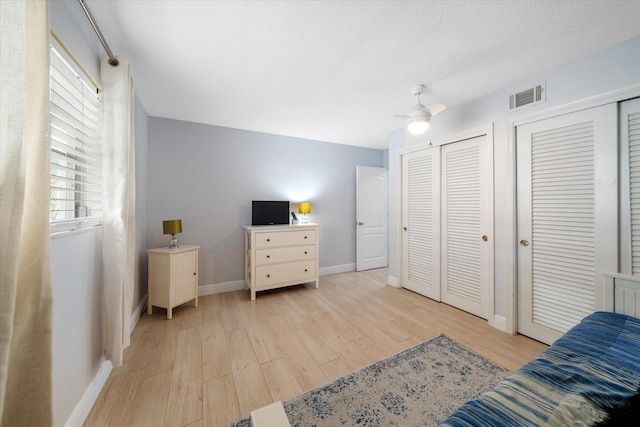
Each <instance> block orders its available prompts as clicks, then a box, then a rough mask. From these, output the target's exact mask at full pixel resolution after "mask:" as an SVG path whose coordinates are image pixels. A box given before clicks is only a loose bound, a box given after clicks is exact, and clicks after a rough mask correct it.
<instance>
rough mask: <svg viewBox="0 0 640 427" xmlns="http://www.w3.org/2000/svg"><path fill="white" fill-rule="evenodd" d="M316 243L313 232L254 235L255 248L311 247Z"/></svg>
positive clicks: (299, 231)
mask: <svg viewBox="0 0 640 427" xmlns="http://www.w3.org/2000/svg"><path fill="white" fill-rule="evenodd" d="M315 243H316V231H315V230H296V231H280V232H268V231H267V232H263V233H256V248H272V247H276V246H293V245H313V244H315Z"/></svg>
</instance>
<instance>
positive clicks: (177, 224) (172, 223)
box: [162, 219, 182, 234]
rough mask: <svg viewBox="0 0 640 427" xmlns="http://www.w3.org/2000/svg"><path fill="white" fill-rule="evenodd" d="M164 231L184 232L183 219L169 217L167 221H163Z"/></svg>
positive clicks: (172, 232) (171, 232) (167, 232)
mask: <svg viewBox="0 0 640 427" xmlns="http://www.w3.org/2000/svg"><path fill="white" fill-rule="evenodd" d="M162 233H163V234H178V233H182V220H181V219H169V220H167V221H162Z"/></svg>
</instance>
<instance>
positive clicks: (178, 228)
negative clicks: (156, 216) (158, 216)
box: [162, 219, 182, 249]
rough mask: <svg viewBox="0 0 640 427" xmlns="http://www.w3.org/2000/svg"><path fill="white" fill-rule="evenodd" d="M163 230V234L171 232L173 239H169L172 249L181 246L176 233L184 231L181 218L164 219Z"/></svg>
mask: <svg viewBox="0 0 640 427" xmlns="http://www.w3.org/2000/svg"><path fill="white" fill-rule="evenodd" d="M162 232H163V234H171V239H169V248H170V249H176V248H179V246H178V238H177V237H176V234H178V233H182V220H181V219H169V220H167V221H162Z"/></svg>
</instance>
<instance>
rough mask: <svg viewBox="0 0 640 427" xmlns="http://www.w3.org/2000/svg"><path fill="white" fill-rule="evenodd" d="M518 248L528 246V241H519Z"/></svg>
mask: <svg viewBox="0 0 640 427" xmlns="http://www.w3.org/2000/svg"><path fill="white" fill-rule="evenodd" d="M520 246H522V247H527V246H529V241H528V240H524V239H522V240H520Z"/></svg>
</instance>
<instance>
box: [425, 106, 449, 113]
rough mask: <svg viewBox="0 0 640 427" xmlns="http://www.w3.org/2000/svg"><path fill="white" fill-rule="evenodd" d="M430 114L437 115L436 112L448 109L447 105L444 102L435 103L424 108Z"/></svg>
mask: <svg viewBox="0 0 640 427" xmlns="http://www.w3.org/2000/svg"><path fill="white" fill-rule="evenodd" d="M424 109H425V110H426V111H427V112H429V114H430V115H432V116H435V115H436V114H438V113H440V112H442V111H444V110H446V109H447V106H446V105H444V104H433V105H429V106H428V107H425V108H424Z"/></svg>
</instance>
